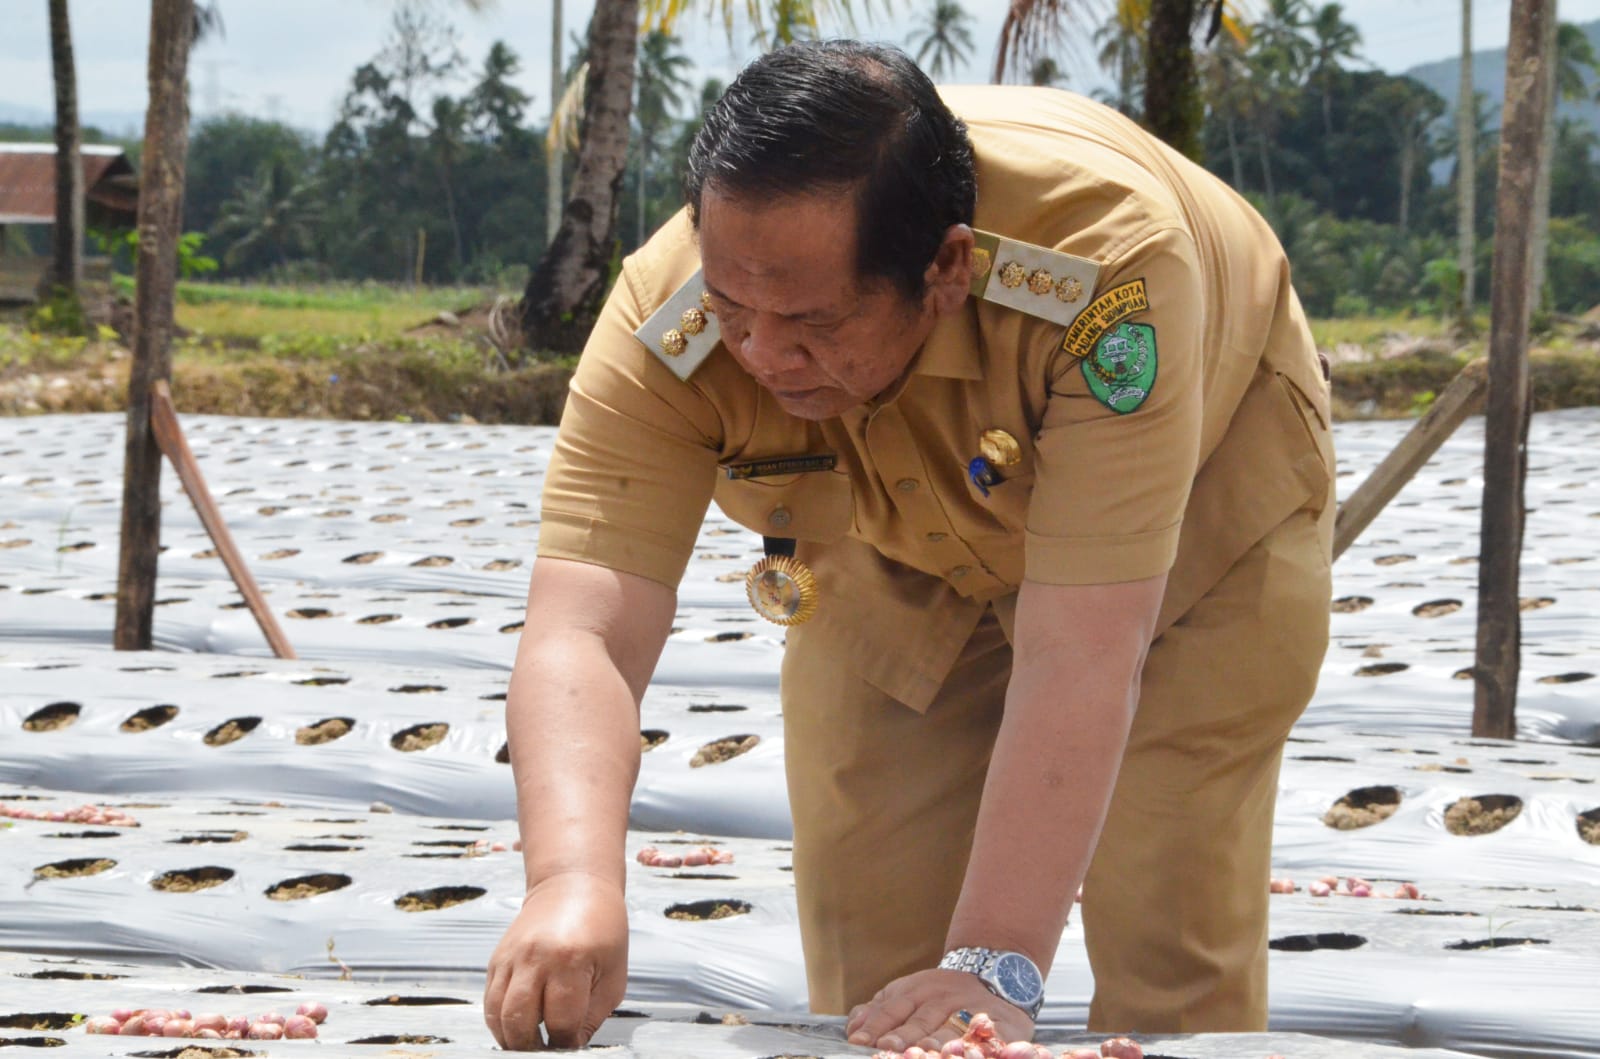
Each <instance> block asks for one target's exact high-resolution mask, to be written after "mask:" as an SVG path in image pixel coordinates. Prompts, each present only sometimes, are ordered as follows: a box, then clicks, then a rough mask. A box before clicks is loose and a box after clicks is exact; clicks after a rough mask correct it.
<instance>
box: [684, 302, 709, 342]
mask: <svg viewBox="0 0 1600 1059" xmlns="http://www.w3.org/2000/svg"><path fill="white" fill-rule="evenodd" d="M678 326H679V327H681V328H682V329H683V333H684V334H686V335H698V334H699V333H700V332H701V331H704V330H705V329H706V314H705V310H703V309H698V308H696V307H694V306H693V305H691V306H689V308H687V309H685V310H684V311H683V318H682V320H680V321H679V324H678Z"/></svg>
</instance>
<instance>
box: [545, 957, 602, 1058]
mask: <svg viewBox="0 0 1600 1059" xmlns="http://www.w3.org/2000/svg"><path fill="white" fill-rule="evenodd" d="M593 992H594V978H593V975H592V972H590V971H588V970H587V969H580V968H576V967H564V968H562V969H561V970H560V971H558V972H557V973H555V974H553V975H551V976H550V978H549V979H548V980H547V981H546V982H545V984H544V1029H545V1033H547V1034H548V1035H549V1037H550V1047H552V1048H561V1049H565V1050H571V1049H574V1048H582V1047H583V1046H584V1044H585V1043H587V1035H586V1032H585V1031H586V1030H588V1027H586V1025H585V1022H586V1018H587V1016H588V1014H589V999H590V997H591V995H592V994H593ZM588 1032H593V1031H592V1030H588Z"/></svg>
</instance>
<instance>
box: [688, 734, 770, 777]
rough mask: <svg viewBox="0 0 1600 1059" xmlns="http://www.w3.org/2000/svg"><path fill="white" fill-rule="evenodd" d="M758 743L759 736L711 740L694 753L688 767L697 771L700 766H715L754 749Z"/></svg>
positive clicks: (737, 736) (735, 736)
mask: <svg viewBox="0 0 1600 1059" xmlns="http://www.w3.org/2000/svg"><path fill="white" fill-rule="evenodd" d="M759 742H761V737H760V736H759V735H730V736H727V737H725V738H723V739H716V740H713V741H712V742H709V743H707V744H706V745H705V746H703V747H701V748H700V749H699V750H696V751H695V752H694V757H692V758H690V759H689V767H690V768H692V769H697V768H699V767H701V766H702V765H715V764H717V763H718V762H722V761H727V760H729V759H730V758H736V757H738V756H739V755H740V754H745V753H748V752H750V751H751V750H753V749H755V746H756V744H757V743H759Z"/></svg>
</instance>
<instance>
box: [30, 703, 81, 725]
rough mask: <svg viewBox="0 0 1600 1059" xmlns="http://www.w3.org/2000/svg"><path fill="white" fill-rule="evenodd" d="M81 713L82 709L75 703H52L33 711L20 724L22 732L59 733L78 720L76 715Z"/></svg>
mask: <svg viewBox="0 0 1600 1059" xmlns="http://www.w3.org/2000/svg"><path fill="white" fill-rule="evenodd" d="M82 712H83V707H82V706H80V705H78V704H77V703H76V702H52V703H51V704H50V705H48V706H44V707H41V708H39V709H37V710H34V711H33V712H32V713H30V714H29V715H28V718H27V720H25V721H23V722H22V730H23V731H24V732H59V731H60V730H61V729H63V728H67V727H70V726H71V725H72V724H73V723H74V722H75V721H77V719H78V714H80V713H82Z"/></svg>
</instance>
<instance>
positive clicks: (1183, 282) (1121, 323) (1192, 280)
mask: <svg viewBox="0 0 1600 1059" xmlns="http://www.w3.org/2000/svg"><path fill="white" fill-rule="evenodd" d="M1131 284H1139V285H1142V291H1141V289H1140V287H1138V286H1129V285H1131ZM1119 289H1120V291H1121V294H1122V298H1120V299H1118V300H1117V301H1116V302H1114V303H1113V304H1119V305H1121V306H1122V307H1123V308H1122V309H1118V310H1111V311H1109V312H1108V313H1107V315H1106V317H1105V319H1106V320H1108V321H1110V320H1114V321H1115V322H1113V323H1109V325H1108V326H1097V327H1095V328H1094V329H1093V330H1092V331H1089V332H1086V333H1085V332H1084V331H1083V329H1081V328H1080V333H1079V337H1078V340H1077V342H1076V344H1075V343H1074V341H1073V332H1072V331H1070V330H1069V332H1068V337H1067V343H1066V348H1062V345H1061V344H1060V342H1059V340H1058V345H1057V347H1056V348H1055V349H1054V350H1053V351H1052V352H1051V354H1050V355H1049V357H1048V358H1047V360H1046V371H1047V379H1048V385H1049V396H1048V398H1047V404H1046V409H1045V415H1044V422H1043V425H1042V427H1041V428H1040V431H1039V435H1038V437H1037V440H1036V448H1035V460H1036V470H1037V475H1038V477H1037V479H1036V481H1035V485H1034V491H1033V496H1032V499H1031V501H1030V504H1029V508H1028V519H1027V534H1026V542H1025V549H1026V559H1025V563H1026V565H1025V571H1026V573H1025V576H1026V577H1027V578H1028V579H1030V580H1033V581H1038V582H1043V583H1046V584H1055V585H1079V584H1106V583H1112V582H1119V581H1134V580H1139V579H1142V578H1147V577H1154V576H1157V575H1159V574H1162V573H1165V572H1167V571H1168V570H1169V569H1171V567H1172V563H1173V560H1174V557H1175V556H1176V554H1177V547H1178V530H1179V527H1180V525H1181V524H1182V520H1183V511H1184V508H1185V506H1186V505H1187V503H1188V498H1189V490H1190V487H1191V485H1192V484H1193V482H1194V477H1195V472H1196V465H1197V463H1198V460H1199V449H1200V424H1201V383H1202V378H1203V365H1204V361H1205V357H1204V353H1205V351H1204V350H1203V349H1202V348H1201V343H1202V336H1203V335H1204V334H1205V331H1206V329H1205V326H1204V324H1205V313H1206V311H1207V306H1205V305H1204V303H1203V301H1202V298H1201V293H1200V292H1201V276H1200V267H1199V260H1198V255H1197V253H1196V249H1195V246H1194V242H1193V240H1192V239H1191V238H1190V236H1189V235H1188V234H1187V233H1186V232H1184V231H1182V230H1181V229H1178V228H1163V229H1161V230H1159V231H1156V232H1154V233H1152V234H1150V235H1148V236H1146V237H1144V238H1143V239H1142V240H1140V241H1139V242H1137V243H1136V244H1134V245H1133V246H1132V247H1130V248H1129V249H1128V250H1127V251H1125V252H1124V253H1122V254H1121V255H1119V257H1118V258H1117V259H1115V260H1113V261H1111V262H1108V263H1107V265H1106V266H1105V267H1104V268H1103V269H1102V272H1101V282H1100V283H1099V285H1098V288H1097V292H1096V293H1097V295H1098V296H1102V297H1103V296H1105V295H1106V294H1107V292H1110V291H1116V290H1119ZM1140 294H1142V295H1143V298H1142V299H1141V298H1139V297H1138V295H1140ZM1143 302H1147V303H1148V307H1145V308H1139V307H1138V306H1140V305H1141V304H1142V303H1143ZM1127 309H1132V311H1131V312H1127V311H1125V310H1127ZM1091 311H1093V310H1092V309H1091V310H1085V312H1086V314H1087V313H1089V312H1091ZM1075 350H1076V351H1077V352H1079V353H1085V354H1086V355H1084V356H1078V355H1074V351H1075Z"/></svg>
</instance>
